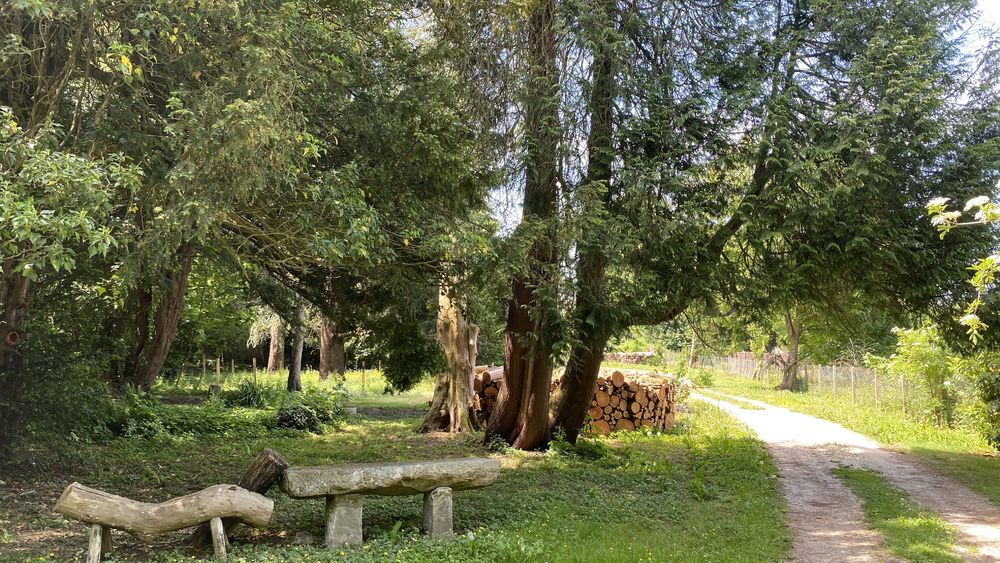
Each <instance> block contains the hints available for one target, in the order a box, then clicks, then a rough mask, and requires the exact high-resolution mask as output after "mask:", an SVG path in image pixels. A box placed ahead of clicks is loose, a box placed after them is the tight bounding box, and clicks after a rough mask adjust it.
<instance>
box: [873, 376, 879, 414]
mask: <svg viewBox="0 0 1000 563" xmlns="http://www.w3.org/2000/svg"><path fill="white" fill-rule="evenodd" d="M872 377H874V378H875V409H876V410H877V409H878V400H879V396H878V372H877V371H872Z"/></svg>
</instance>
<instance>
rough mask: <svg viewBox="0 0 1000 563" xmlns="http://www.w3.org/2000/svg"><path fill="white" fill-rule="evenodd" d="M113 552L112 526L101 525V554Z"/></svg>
mask: <svg viewBox="0 0 1000 563" xmlns="http://www.w3.org/2000/svg"><path fill="white" fill-rule="evenodd" d="M109 553H111V528H109V527H108V526H101V555H107V554H109Z"/></svg>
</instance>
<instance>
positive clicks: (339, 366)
mask: <svg viewBox="0 0 1000 563" xmlns="http://www.w3.org/2000/svg"><path fill="white" fill-rule="evenodd" d="M346 371H347V360H346V358H345V353H344V335H342V334H340V333H339V332H337V324H336V323H334V322H333V321H331V320H330V319H329V318H328V317H326V316H323V320H322V321H321V322H320V328H319V379H320V381H326V378H327V377H329V376H330V373H331V372H333V373H336V374H338V375H340V376H341V377H343V376H344V373H345V372H346Z"/></svg>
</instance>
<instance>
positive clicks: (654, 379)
mask: <svg viewBox="0 0 1000 563" xmlns="http://www.w3.org/2000/svg"><path fill="white" fill-rule="evenodd" d="M476 372H477V373H476V379H475V381H474V383H473V389H474V390H475V399H474V401H475V407H476V412H477V413H479V416H480V419H481V420H482V421H484V422H485V421H487V420H489V417H490V415H491V414H492V413H493V410H494V409H495V408H496V401H497V395H499V394H500V387H501V385H502V384H503V368H502V367H498V368H485V367H484V368H483V369H477V370H476ZM558 386H559V379H558V378H556V379H554V380H553V381H552V386H551V390H552V391H555V389H556V388H557V387H558ZM676 399H677V386H676V384H675V382H674V380H673V379H672V378H670V377H665V376H662V375H657V374H650V373H648V372H629V373H625V372H622V371H620V370H615V371H613V372H610V373H608V372H603V373H602V374H601V376H600V377H598V378H597V385H596V386H595V388H594V396H593V398H592V399H591V401H590V410H589V415H590V419H591V420H590V429H591V431H593V432H594V433H597V434H603V435H607V434H610V433H611V432H612V431H613V430H635V429H636V428H643V427H650V428H656V429H661V430H662V429H665V428H670V427H672V426H673V425H674V404H675V402H676Z"/></svg>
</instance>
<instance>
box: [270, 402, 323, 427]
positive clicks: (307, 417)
mask: <svg viewBox="0 0 1000 563" xmlns="http://www.w3.org/2000/svg"><path fill="white" fill-rule="evenodd" d="M319 424H320V421H319V417H318V416H316V412H315V411H313V410H312V409H311V408H309V407H307V406H305V405H285V406H283V407H281V408H280V409H278V415H277V417H276V419H275V425H276V426H277V427H278V428H291V429H294V430H309V431H310V432H316V433H319V431H320V426H319Z"/></svg>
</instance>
